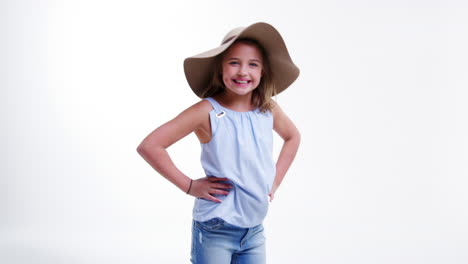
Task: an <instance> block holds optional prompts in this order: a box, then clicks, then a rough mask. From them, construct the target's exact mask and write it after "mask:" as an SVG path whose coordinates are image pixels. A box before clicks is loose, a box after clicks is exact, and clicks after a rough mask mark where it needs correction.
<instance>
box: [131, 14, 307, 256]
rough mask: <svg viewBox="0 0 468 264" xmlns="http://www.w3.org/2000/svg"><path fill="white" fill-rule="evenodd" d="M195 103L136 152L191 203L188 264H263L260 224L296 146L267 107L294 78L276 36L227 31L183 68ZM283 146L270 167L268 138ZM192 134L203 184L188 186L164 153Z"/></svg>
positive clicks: (259, 26) (291, 131) (257, 29)
mask: <svg viewBox="0 0 468 264" xmlns="http://www.w3.org/2000/svg"><path fill="white" fill-rule="evenodd" d="M184 69H185V75H186V78H187V81H188V83H189V85H190V87H191V88H192V90H193V92H195V94H196V95H197V96H199V97H200V98H202V100H201V101H200V102H198V103H196V104H194V105H192V106H191V107H189V108H187V109H186V110H185V111H183V112H182V113H180V114H179V115H178V116H177V117H176V118H174V119H173V120H171V121H169V122H167V123H165V124H164V125H162V126H160V127H159V128H157V129H156V130H154V131H153V132H152V133H151V134H149V135H148V136H147V137H146V138H145V139H144V140H143V142H142V143H141V144H140V145H139V146H138V149H137V151H138V153H139V154H140V155H141V156H142V157H143V158H144V159H145V160H146V161H147V162H148V163H149V164H150V165H151V166H152V167H153V168H154V169H155V170H156V171H158V172H159V173H160V174H161V175H162V176H164V177H165V178H166V179H168V180H169V181H170V182H172V183H173V184H174V185H176V186H177V187H178V188H179V189H180V190H182V191H183V192H185V193H187V194H189V195H192V196H194V197H196V200H195V205H194V208H193V225H192V252H191V261H192V263H198V264H224V263H226V264H227V263H255V264H261V263H266V260H265V238H264V236H263V226H262V222H263V220H264V218H265V216H266V213H267V209H268V196H269V200H270V201H272V200H273V197H274V194H275V192H276V190H277V188H278V187H279V185H280V184H281V182H282V180H283V178H284V176H285V174H286V171H287V170H288V168H289V166H290V165H291V163H292V161H293V159H294V156H295V154H296V152H297V149H298V147H299V141H300V135H299V132H298V130H297V129H296V127H295V126H294V124H293V123H292V122H291V120H290V119H289V118H288V117H287V116H286V114H285V113H284V112H283V111H282V110H281V108H280V107H279V105H278V104H277V103H276V102H275V101H273V100H272V96H273V95H276V94H278V93H280V92H282V91H283V90H284V89H286V88H287V87H288V86H289V85H290V84H291V83H292V82H294V81H295V80H296V78H297V77H298V75H299V69H298V68H297V67H296V66H295V65H294V63H293V62H292V60H291V58H290V56H289V54H288V51H287V48H286V45H285V44H284V41H283V39H282V37H281V35H280V34H279V32H278V31H277V30H276V29H275V28H274V27H272V26H271V25H269V24H266V23H256V24H253V25H250V26H248V27H245V28H236V29H234V30H232V31H230V32H229V33H228V34H227V35H226V37H225V38H224V39H223V41H222V43H221V45H220V46H219V47H217V48H214V49H212V50H209V51H207V52H204V53H201V54H199V55H196V56H193V57H189V58H187V59H186V60H185V61H184ZM273 130H274V131H275V132H276V133H278V134H279V136H280V137H281V138H282V139H283V140H284V144H283V147H282V149H281V152H280V155H279V158H278V160H277V162H276V164H275V162H274V161H273V158H272V149H273V146H272V145H273V135H272V134H273V133H272V131H273ZM191 132H194V133H195V134H196V136H197V137H198V139H199V141H200V143H201V149H202V153H201V163H202V166H203V169H204V171H205V174H206V177H203V178H200V179H196V180H194V179H192V178H191V177H189V176H187V175H185V174H184V173H182V172H181V171H180V170H178V169H177V167H176V166H175V165H174V163H173V162H172V160H171V158H170V157H169V155H168V153H167V151H166V149H167V148H168V147H169V146H171V145H172V144H174V143H175V142H177V141H179V140H180V139H182V138H183V137H185V136H187V135H188V134H190V133H191Z"/></svg>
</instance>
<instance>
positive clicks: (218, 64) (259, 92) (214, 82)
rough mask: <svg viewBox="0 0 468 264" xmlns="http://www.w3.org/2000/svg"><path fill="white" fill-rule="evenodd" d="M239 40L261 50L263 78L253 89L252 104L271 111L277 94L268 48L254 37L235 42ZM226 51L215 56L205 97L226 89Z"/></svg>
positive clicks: (262, 109)
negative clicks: (273, 99)
mask: <svg viewBox="0 0 468 264" xmlns="http://www.w3.org/2000/svg"><path fill="white" fill-rule="evenodd" d="M238 42H241V43H246V44H250V45H254V46H256V47H257V48H258V49H259V50H260V53H261V54H262V61H263V63H262V79H261V80H260V83H259V84H258V86H257V88H255V89H254V90H253V91H252V105H253V106H254V107H255V108H258V109H259V110H260V112H262V113H264V112H266V111H271V110H272V109H273V104H272V97H273V95H275V94H276V89H275V85H274V81H273V78H274V76H273V74H272V72H271V68H270V62H269V60H268V54H267V52H266V50H265V49H264V48H263V47H262V46H261V45H260V43H258V42H257V41H256V40H254V39H250V38H242V39H237V40H236V41H234V43H238ZM234 43H233V44H234ZM233 44H232V45H233ZM232 45H231V47H232ZM226 51H227V50H225V51H224V52H223V53H221V54H219V55H218V56H216V57H215V61H214V64H213V68H212V73H211V76H212V78H211V82H210V84H209V85H208V87H207V88H206V89H205V90H204V91H203V92H202V97H203V98H206V97H211V96H214V95H217V94H219V93H221V92H222V91H223V90H224V89H225V86H224V82H223V78H222V62H223V56H224V54H225V53H226Z"/></svg>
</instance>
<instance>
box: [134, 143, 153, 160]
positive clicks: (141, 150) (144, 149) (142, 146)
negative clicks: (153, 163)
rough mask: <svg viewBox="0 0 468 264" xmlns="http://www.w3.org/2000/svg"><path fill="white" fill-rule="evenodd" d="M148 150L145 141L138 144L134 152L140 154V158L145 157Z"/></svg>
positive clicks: (148, 147)
mask: <svg viewBox="0 0 468 264" xmlns="http://www.w3.org/2000/svg"><path fill="white" fill-rule="evenodd" d="M150 149H151V147H150V146H148V144H146V142H145V141H143V142H141V143H140V145H138V147H137V148H136V151H137V152H138V154H140V156H142V157H145V156H147V155H148V153H149V150H150Z"/></svg>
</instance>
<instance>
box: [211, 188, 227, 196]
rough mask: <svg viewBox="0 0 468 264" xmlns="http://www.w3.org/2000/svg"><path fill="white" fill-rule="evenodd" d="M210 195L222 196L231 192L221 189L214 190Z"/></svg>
mask: <svg viewBox="0 0 468 264" xmlns="http://www.w3.org/2000/svg"><path fill="white" fill-rule="evenodd" d="M209 193H210V194H221V195H228V194H229V192H228V191H225V190H221V189H213V190H211V191H210V192H209Z"/></svg>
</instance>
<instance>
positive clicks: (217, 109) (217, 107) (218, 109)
mask: <svg viewBox="0 0 468 264" xmlns="http://www.w3.org/2000/svg"><path fill="white" fill-rule="evenodd" d="M204 100H207V101H208V102H210V104H211V106H213V109H214V110H215V112H216V113H220V112H222V111H223V109H222V107H221V105H220V104H219V103H218V102H216V100H215V99H213V98H212V97H207V98H205V99H204Z"/></svg>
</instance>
